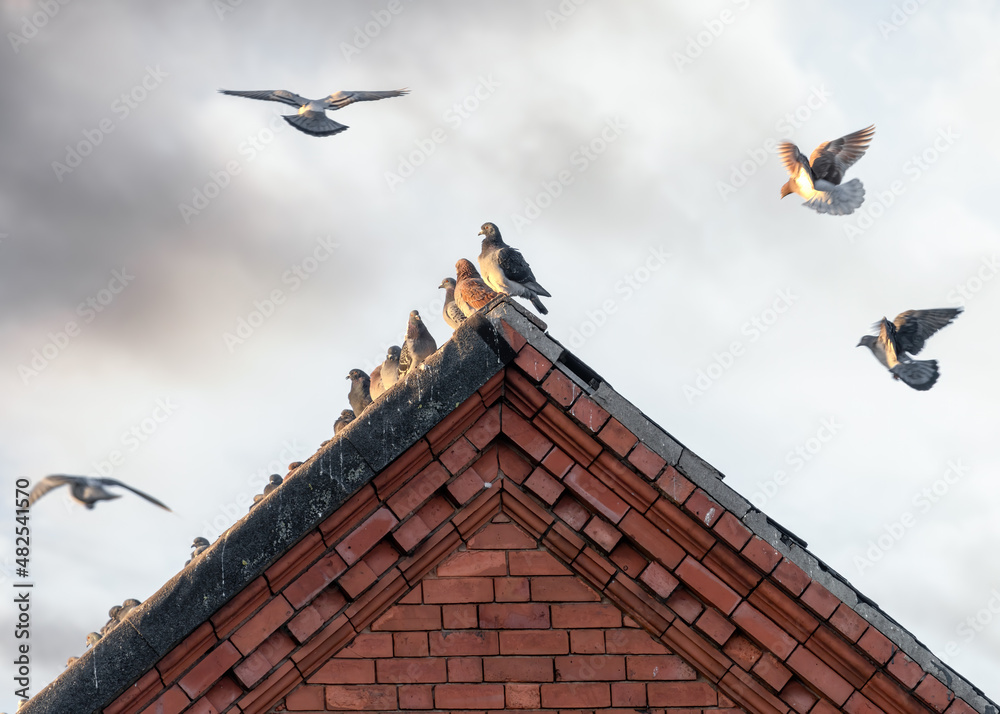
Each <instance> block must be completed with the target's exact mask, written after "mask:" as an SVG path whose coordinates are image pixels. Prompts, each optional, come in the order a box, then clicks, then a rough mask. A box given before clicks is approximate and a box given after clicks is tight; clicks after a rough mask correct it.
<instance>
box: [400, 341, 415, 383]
mask: <svg viewBox="0 0 1000 714" xmlns="http://www.w3.org/2000/svg"><path fill="white" fill-rule="evenodd" d="M412 362H413V356H412V355H411V354H410V341H409V340H406V341H405V342H403V348H402V349H401V350H400V351H399V376H400V377H402V376H403V375H404V374H406V373H407V372H409V371H410V364H411V363H412Z"/></svg>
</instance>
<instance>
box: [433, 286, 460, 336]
mask: <svg viewBox="0 0 1000 714" xmlns="http://www.w3.org/2000/svg"><path fill="white" fill-rule="evenodd" d="M455 285H456V283H455V278H445V279H444V280H442V281H441V284H440V285H438V289H439V290H440V289H442V288H443V289H444V308H443V309H442V311H441V312H442V314H443V315H444V321H445V322H447V323H448V327H450V328H451V329H453V330H457V329H458V326H459V325H461V324H462V323H463V322H465V313H464V312H462V309H461V308H460V307H459V306H458V303H456V302H455Z"/></svg>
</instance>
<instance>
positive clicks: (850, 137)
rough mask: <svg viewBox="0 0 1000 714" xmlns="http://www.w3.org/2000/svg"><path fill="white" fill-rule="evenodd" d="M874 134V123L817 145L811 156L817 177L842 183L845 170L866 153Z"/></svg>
mask: <svg viewBox="0 0 1000 714" xmlns="http://www.w3.org/2000/svg"><path fill="white" fill-rule="evenodd" d="M873 136H875V125H874V124H873V125H871V126H869V127H867V128H865V129H859V130H858V131H856V132H854V133H851V134H847V135H846V136H842V137H840V138H839V139H834V140H833V141H827V142H824V143H822V144H820V145H819V146H817V147H816V149H815V150H814V151H813V152H812V156H810V157H809V163H810V164H812V170H813V174H814V175H815V177H816V178H817V179H822V180H824V181H829V182H830V183H832V184H838V183H840V182H841V180H842V179H843V178H844V172H845V171H847V169H849V168H851V167H852V166H853V165H854V164H855V163H856V162H857V160H858V159H860V158H861V157H862V156H864V155H865V152H866V151H867V150H868V145H869V144H871V143H872V137H873Z"/></svg>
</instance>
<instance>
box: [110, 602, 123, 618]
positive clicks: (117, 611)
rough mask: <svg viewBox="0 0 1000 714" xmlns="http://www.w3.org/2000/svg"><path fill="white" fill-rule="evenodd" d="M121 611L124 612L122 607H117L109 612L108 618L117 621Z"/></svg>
mask: <svg viewBox="0 0 1000 714" xmlns="http://www.w3.org/2000/svg"><path fill="white" fill-rule="evenodd" d="M121 610H122V606H121V605H115V606H114V607H112V608H111V609H110V610H108V617H110V618H111V619H112V620H113V619H115V618H116V617H118V613H119V612H121Z"/></svg>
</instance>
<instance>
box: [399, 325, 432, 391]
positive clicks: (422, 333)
mask: <svg viewBox="0 0 1000 714" xmlns="http://www.w3.org/2000/svg"><path fill="white" fill-rule="evenodd" d="M436 351H437V342H435V341H434V338H433V337H431V333H430V332H428V331H427V327H426V326H424V321H423V320H421V319H420V313H419V312H417V311H416V310H413V311H412V312H410V318H409V321H407V323H406V339H405V340H404V341H403V349H402V350H400V352H399V378H400V379H402V378H403V377H405V376H406V375H407V374H409V373H410V372H412V371H413V370H415V369H417V368H418V367H420V366H421V365H422V364H423V362H424V360H425V359H427V358H428V357H430V356H431V355H432V354H434V353H435V352H436Z"/></svg>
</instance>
